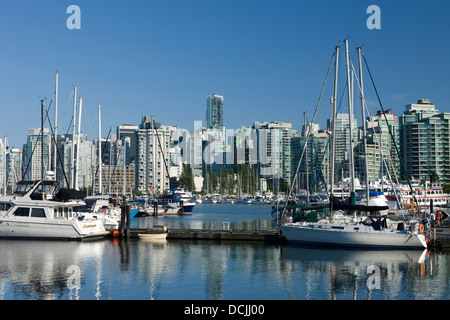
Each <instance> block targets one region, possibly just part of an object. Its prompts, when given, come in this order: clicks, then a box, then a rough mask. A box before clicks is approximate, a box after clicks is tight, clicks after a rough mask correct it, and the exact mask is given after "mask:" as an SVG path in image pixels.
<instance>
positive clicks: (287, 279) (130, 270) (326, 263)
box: [0, 204, 450, 300]
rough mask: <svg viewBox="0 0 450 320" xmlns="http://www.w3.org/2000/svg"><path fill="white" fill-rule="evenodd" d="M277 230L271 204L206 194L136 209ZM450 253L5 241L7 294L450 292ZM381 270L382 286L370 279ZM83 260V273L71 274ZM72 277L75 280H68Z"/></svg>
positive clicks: (178, 296)
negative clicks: (178, 206) (170, 205)
mask: <svg viewBox="0 0 450 320" xmlns="http://www.w3.org/2000/svg"><path fill="white" fill-rule="evenodd" d="M224 221H225V222H228V223H229V224H230V228H231V229H234V230H236V231H245V230H272V231H276V224H275V223H274V221H273V219H272V218H271V217H270V206H248V205H226V204H220V205H217V204H214V205H213V204H211V205H209V204H199V205H197V206H196V208H195V209H194V211H193V214H192V215H189V216H178V217H175V216H173V217H172V216H167V217H159V218H155V217H147V218H134V219H132V223H131V224H132V229H136V230H138V229H140V230H145V229H148V228H150V227H152V226H154V225H165V226H167V227H168V229H169V230H170V229H181V228H183V229H197V230H199V229H203V230H220V229H222V228H223V223H224ZM449 264H450V255H449V254H448V253H447V252H446V251H442V252H437V251H434V250H431V251H427V250H348V249H342V248H333V249H326V248H313V247H302V246H292V245H288V244H280V243H270V244H269V243H264V242H262V241H232V240H230V241H217V240H214V239H210V240H206V239H205V240H201V241H200V240H199V241H195V240H192V239H190V240H188V239H170V238H167V239H163V240H145V241H144V240H141V239H139V238H134V237H133V238H129V239H127V240H124V239H117V238H116V239H111V238H110V239H104V240H99V241H89V242H71V241H69V242H67V241H56V242H55V241H38V240H27V241H21V240H19V241H17V240H16V241H13V240H5V239H3V240H1V241H0V298H1V299H3V300H30V299H31V300H37V299H39V300H41V299H47V300H149V299H153V300H186V299H189V300H192V299H193V300H235V299H236V300H389V299H392V300H422V299H424V300H429V299H436V300H446V299H448V298H449V296H448V292H450V291H449V289H450V287H449V286H450V283H449V281H448V279H449V275H448V266H449ZM371 266H372V267H377V268H379V269H377V270H379V271H380V273H379V274H380V278H379V282H377V283H376V284H378V285H379V288H378V289H376V288H369V287H368V286H367V281H368V279H370V278H369V277H370V275H371V274H372V273H368V270H369V269H368V268H369V267H371ZM71 270H78V271H77V272H78V274H79V276H80V279H79V282H78V283H77V282H74V283H73V284H72V285H69V284H70V281H69V280H71V279H72V278H71V277H72V276H73V275H74V274H75V273H74V272H73V271H71ZM68 281H69V282H68Z"/></svg>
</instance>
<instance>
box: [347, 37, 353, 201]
mask: <svg viewBox="0 0 450 320" xmlns="http://www.w3.org/2000/svg"><path fill="white" fill-rule="evenodd" d="M344 42H345V56H346V64H347V91H348V121H349V135H350V137H349V149H350V150H349V171H350V184H351V194H350V201H351V203H352V204H355V167H354V158H353V90H352V88H351V85H352V80H351V79H350V62H349V59H350V57H349V54H348V40H344Z"/></svg>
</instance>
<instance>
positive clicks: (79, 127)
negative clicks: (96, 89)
mask: <svg viewBox="0 0 450 320" xmlns="http://www.w3.org/2000/svg"><path fill="white" fill-rule="evenodd" d="M82 106H83V98H82V97H81V96H80V106H79V109H78V131H77V155H76V161H75V173H74V178H75V179H74V184H73V188H74V189H75V190H78V171H79V170H80V165H79V161H80V134H81V108H82Z"/></svg>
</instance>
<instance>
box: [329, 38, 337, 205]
mask: <svg viewBox="0 0 450 320" xmlns="http://www.w3.org/2000/svg"><path fill="white" fill-rule="evenodd" d="M338 65H339V46H336V57H335V62H334V85H333V99H332V103H333V114H332V122H331V155H330V162H331V168H330V169H331V170H330V175H331V183H330V188H331V192H330V194H331V197H330V198H331V199H333V188H334V155H335V150H336V135H335V130H336V109H337V82H338ZM331 203H332V201H331Z"/></svg>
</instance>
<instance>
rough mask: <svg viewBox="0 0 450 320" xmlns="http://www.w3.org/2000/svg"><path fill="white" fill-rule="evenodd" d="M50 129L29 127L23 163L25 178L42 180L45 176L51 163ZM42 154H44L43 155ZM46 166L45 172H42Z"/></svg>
mask: <svg viewBox="0 0 450 320" xmlns="http://www.w3.org/2000/svg"><path fill="white" fill-rule="evenodd" d="M50 138H51V136H50V130H49V129H48V128H44V134H43V135H42V133H41V129H28V135H27V143H26V144H25V145H24V148H23V150H24V152H23V165H24V170H23V174H24V179H25V180H41V179H42V178H45V171H48V170H49V164H50ZM42 155H44V156H43V157H42ZM42 168H44V172H42Z"/></svg>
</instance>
